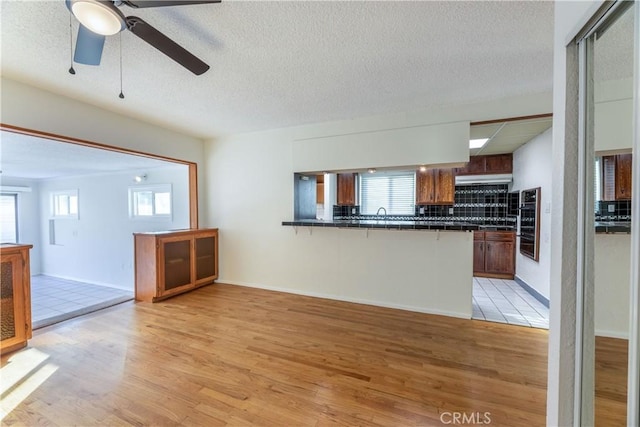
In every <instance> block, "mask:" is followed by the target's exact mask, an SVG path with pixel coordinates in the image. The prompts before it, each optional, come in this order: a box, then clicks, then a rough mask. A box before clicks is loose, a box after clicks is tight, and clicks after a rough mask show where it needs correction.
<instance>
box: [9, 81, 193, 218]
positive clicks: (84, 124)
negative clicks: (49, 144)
mask: <svg viewBox="0 0 640 427" xmlns="http://www.w3.org/2000/svg"><path fill="white" fill-rule="evenodd" d="M0 85H1V87H2V92H1V93H0V102H1V109H0V113H1V114H2V115H1V118H0V120H1V122H2V123H3V124H5V125H11V126H17V127H21V128H26V129H32V130H36V131H40V132H47V133H52V134H56V135H61V136H66V137H70V138H77V139H82V140H86V141H91V142H96V143H100V144H106V145H110V146H114V147H118V148H124V149H128V150H135V151H139V152H143V153H148V154H155V155H159V156H164V157H169V158H172V159H177V160H183V161H189V162H194V163H196V164H197V165H198V181H199V182H201V183H202V184H204V179H203V176H204V168H205V167H204V164H203V160H202V159H203V141H202V140H201V139H198V138H195V137H192V136H189V135H185V134H182V133H179V132H175V131H172V130H169V129H165V128H162V127H160V126H156V125H152V124H149V123H146V122H143V121H140V120H136V119H133V118H131V117H127V116H126V115H122V114H118V113H114V112H112V111H108V110H106V109H103V108H100V107H96V106H94V105H89V104H86V103H84V102H80V101H77V100H74V99H71V98H68V97H65V96H62V95H58V94H55V93H52V92H48V91H46V90H43V89H39V88H37V87H34V86H30V85H27V84H24V83H20V82H17V81H14V80H10V79H7V78H2V79H1V81H0ZM198 196H199V199H200V200H202V199H204V198H205V187H204V185H198ZM204 205H205V203H202V202H201V203H200V206H199V217H200V218H203V217H204V211H203V206H204Z"/></svg>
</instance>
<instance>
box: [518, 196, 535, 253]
mask: <svg viewBox="0 0 640 427" xmlns="http://www.w3.org/2000/svg"><path fill="white" fill-rule="evenodd" d="M520 202H521V204H520V253H521V254H522V255H524V256H527V257H529V258H531V259H533V260H535V261H538V258H539V256H540V187H538V188H532V189H529V190H522V192H521V193H520Z"/></svg>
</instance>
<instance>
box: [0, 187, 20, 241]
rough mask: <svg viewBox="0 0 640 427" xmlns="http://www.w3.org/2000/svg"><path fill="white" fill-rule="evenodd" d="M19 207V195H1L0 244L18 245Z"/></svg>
mask: <svg viewBox="0 0 640 427" xmlns="http://www.w3.org/2000/svg"><path fill="white" fill-rule="evenodd" d="M17 205H18V195H17V194H7V193H2V194H0V243H18V206H17Z"/></svg>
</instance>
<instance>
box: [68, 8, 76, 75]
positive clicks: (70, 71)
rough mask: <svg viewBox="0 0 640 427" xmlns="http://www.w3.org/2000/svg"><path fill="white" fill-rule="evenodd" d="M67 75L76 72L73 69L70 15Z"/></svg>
mask: <svg viewBox="0 0 640 427" xmlns="http://www.w3.org/2000/svg"><path fill="white" fill-rule="evenodd" d="M69 63H70V64H71V66H70V67H69V74H75V73H76V70H74V69H73V28H72V25H71V14H69Z"/></svg>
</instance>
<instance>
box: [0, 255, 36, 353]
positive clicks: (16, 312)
mask: <svg viewBox="0 0 640 427" xmlns="http://www.w3.org/2000/svg"><path fill="white" fill-rule="evenodd" d="M32 247H33V246H32V245H17V244H2V245H1V246H0V258H2V259H1V260H0V270H1V274H0V277H1V279H0V301H1V307H0V316H1V317H2V320H1V326H2V328H1V331H2V333H1V337H0V353H3V354H4V353H8V352H10V351H14V350H18V349H20V348H22V347H25V346H26V345H27V340H28V339H29V338H31V332H32V331H31V272H30V267H29V249H31V248H32Z"/></svg>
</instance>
